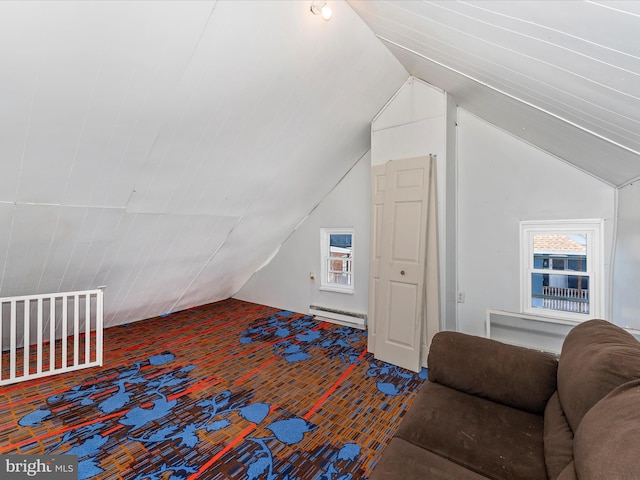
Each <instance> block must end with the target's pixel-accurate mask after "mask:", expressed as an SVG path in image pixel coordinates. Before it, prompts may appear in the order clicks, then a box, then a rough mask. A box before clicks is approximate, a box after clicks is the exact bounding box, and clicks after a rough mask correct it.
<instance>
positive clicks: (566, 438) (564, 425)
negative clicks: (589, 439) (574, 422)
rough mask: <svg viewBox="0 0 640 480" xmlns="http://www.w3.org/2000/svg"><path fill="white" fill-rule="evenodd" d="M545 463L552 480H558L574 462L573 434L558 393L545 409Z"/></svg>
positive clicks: (552, 397)
mask: <svg viewBox="0 0 640 480" xmlns="http://www.w3.org/2000/svg"><path fill="white" fill-rule="evenodd" d="M544 461H545V464H546V466H547V475H548V476H549V479H550V480H556V479H557V478H558V476H559V475H560V473H562V471H563V470H564V469H565V468H566V467H567V465H569V464H570V463H571V462H572V461H573V432H572V431H571V428H570V427H569V423H568V422H567V417H566V416H565V415H564V412H563V411H562V407H561V406H560V400H559V398H558V392H556V393H554V394H553V395H552V396H551V398H550V399H549V403H547V408H545V409H544Z"/></svg>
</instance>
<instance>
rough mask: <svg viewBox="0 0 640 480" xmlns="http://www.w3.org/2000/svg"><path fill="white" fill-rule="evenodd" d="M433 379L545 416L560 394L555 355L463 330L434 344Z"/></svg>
mask: <svg viewBox="0 0 640 480" xmlns="http://www.w3.org/2000/svg"><path fill="white" fill-rule="evenodd" d="M427 362H428V365H429V380H431V381H433V382H437V383H440V384H442V385H447V386H449V387H452V388H455V389H457V390H460V391H462V392H466V393H469V394H471V395H478V396H480V397H483V398H488V399H489V400H493V401H495V402H499V403H502V404H505V405H508V406H511V407H515V408H520V409H523V410H526V411H528V412H533V413H540V414H541V413H542V412H544V408H545V406H546V404H547V401H548V400H549V397H550V396H551V395H552V394H553V392H555V390H556V375H557V361H556V359H555V357H553V356H552V355H549V354H546V353H543V352H539V351H536V350H531V349H528V348H523V347H516V346H513V345H507V344H504V343H501V342H497V341H495V340H490V339H488V338H483V337H477V336H473V335H467V334H464V333H459V332H439V333H437V334H436V335H435V336H434V337H433V340H432V342H431V347H430V350H429V357H428V359H427Z"/></svg>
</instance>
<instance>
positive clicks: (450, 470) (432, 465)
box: [369, 437, 487, 480]
mask: <svg viewBox="0 0 640 480" xmlns="http://www.w3.org/2000/svg"><path fill="white" fill-rule="evenodd" d="M486 478H487V477H483V476H482V475H478V474H477V473H474V472H471V471H469V470H467V469H466V468H464V467H461V466H460V465H458V464H456V463H453V462H450V461H449V460H447V459H446V458H444V457H441V456H440V455H436V454H435V453H432V452H430V451H429V450H425V449H424V448H420V447H417V446H415V445H413V444H412V443H409V442H407V441H406V440H403V439H402V438H397V437H396V438H393V439H391V443H389V445H387V447H386V448H385V449H384V452H383V454H382V458H381V459H380V461H379V462H378V463H376V466H375V470H374V471H373V474H372V475H371V476H370V477H369V480H425V479H430V480H462V479H465V480H486Z"/></svg>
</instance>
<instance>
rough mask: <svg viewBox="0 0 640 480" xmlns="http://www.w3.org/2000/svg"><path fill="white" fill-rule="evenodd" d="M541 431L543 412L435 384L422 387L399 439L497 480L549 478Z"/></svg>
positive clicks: (400, 428)
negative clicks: (541, 413)
mask: <svg viewBox="0 0 640 480" xmlns="http://www.w3.org/2000/svg"><path fill="white" fill-rule="evenodd" d="M542 435H543V418H542V415H536V414H533V413H529V412H525V411H523V410H518V409H515V408H512V407H508V406H506V405H502V404H500V403H496V402H492V401H490V400H486V399H483V398H481V397H477V396H474V395H469V394H467V393H464V392H460V391H458V390H455V389H453V388H449V387H446V386H444V385H440V384H438V383H431V382H426V383H425V385H424V386H423V387H422V389H421V390H420V393H419V394H418V396H417V397H416V399H415V400H414V402H413V405H412V406H411V408H410V409H409V410H408V412H407V413H406V414H405V417H404V418H403V420H402V422H401V424H400V427H399V428H398V431H397V432H396V437H399V438H402V439H403V440H406V441H408V442H410V443H412V444H414V445H416V446H418V447H422V448H425V449H427V450H429V451H431V452H433V453H435V454H438V455H441V456H443V457H445V458H446V459H448V460H450V461H452V462H454V463H457V464H459V465H461V466H463V467H465V468H468V469H470V470H472V471H474V472H476V473H478V474H480V475H484V476H486V477H489V478H492V479H494V480H513V479H514V478H517V479H520V480H526V479H546V478H547V473H546V469H545V463H544V451H543V442H542ZM397 478H401V477H397ZM425 478H429V477H425ZM461 478H465V477H461Z"/></svg>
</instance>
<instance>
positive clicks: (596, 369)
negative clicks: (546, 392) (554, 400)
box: [558, 320, 640, 433]
mask: <svg viewBox="0 0 640 480" xmlns="http://www.w3.org/2000/svg"><path fill="white" fill-rule="evenodd" d="M638 378H640V343H638V341H637V340H636V339H635V338H633V336H632V335H631V334H629V333H628V332H626V331H625V330H623V329H622V328H620V327H618V326H616V325H613V324H612V323H609V322H607V321H605V320H589V321H587V322H584V323H581V324H579V325H577V326H576V327H574V328H573V329H572V330H571V331H570V332H569V334H568V335H567V337H566V338H565V340H564V343H563V345H562V353H561V354H560V361H559V364H558V395H559V397H560V404H561V405H562V409H563V410H564V413H565V415H566V416H567V420H568V421H569V425H570V426H571V429H572V430H573V432H574V433H575V431H576V429H577V428H578V425H579V424H580V421H581V420H582V418H583V417H584V415H585V414H586V413H587V411H589V409H590V408H591V407H592V406H594V405H595V404H596V402H598V400H600V399H602V398H603V397H604V396H605V395H607V394H608V393H609V392H611V391H612V390H613V389H614V388H616V387H617V386H619V385H622V384H623V383H626V382H628V381H630V380H634V379H638Z"/></svg>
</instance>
